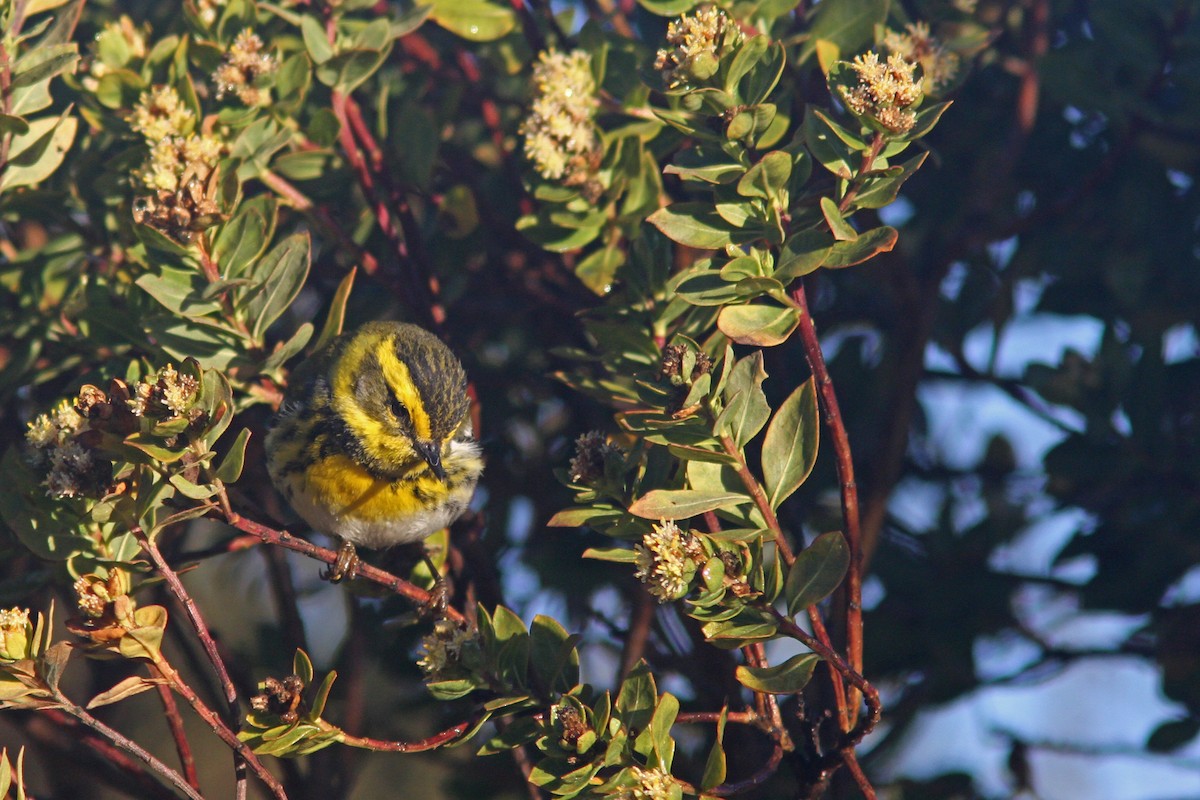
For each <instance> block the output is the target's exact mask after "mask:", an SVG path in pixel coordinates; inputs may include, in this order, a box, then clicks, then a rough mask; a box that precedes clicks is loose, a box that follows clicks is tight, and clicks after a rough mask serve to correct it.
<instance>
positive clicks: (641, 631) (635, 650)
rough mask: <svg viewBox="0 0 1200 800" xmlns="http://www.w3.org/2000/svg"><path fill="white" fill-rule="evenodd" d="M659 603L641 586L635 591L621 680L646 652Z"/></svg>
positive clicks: (622, 662)
mask: <svg viewBox="0 0 1200 800" xmlns="http://www.w3.org/2000/svg"><path fill="white" fill-rule="evenodd" d="M657 605H658V603H656V602H655V601H654V598H653V597H652V596H651V594H650V593H649V592H648V591H646V589H645V588H644V587H643V586H641V585H640V584H639V585H638V587H637V588H636V589H635V590H634V595H633V611H632V613H631V614H630V615H629V631H628V632H627V633H626V635H625V644H624V646H623V647H622V649H621V671H620V673H619V680H625V676H626V675H628V674H629V673H630V672H632V671H633V668H634V667H636V666H637V663H638V662H639V661H641V660H642V656H643V655H644V654H645V652H646V642H647V641H649V639H650V627H651V625H653V624H654V609H655V606H657Z"/></svg>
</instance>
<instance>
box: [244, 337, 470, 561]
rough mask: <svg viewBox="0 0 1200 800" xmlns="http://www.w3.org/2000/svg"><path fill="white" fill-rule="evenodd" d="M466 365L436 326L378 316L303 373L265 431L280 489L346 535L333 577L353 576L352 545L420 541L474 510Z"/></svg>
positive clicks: (316, 523) (318, 523) (324, 525)
mask: <svg viewBox="0 0 1200 800" xmlns="http://www.w3.org/2000/svg"><path fill="white" fill-rule="evenodd" d="M469 411H470V398H469V397H468V395H467V378H466V373H465V372H464V371H463V367H462V364H461V363H459V360H458V359H457V358H456V357H455V356H454V354H453V353H452V352H451V351H450V348H448V347H447V346H446V345H445V344H443V343H442V341H441V340H440V339H438V338H437V337H436V336H434V335H433V334H432V333H429V332H428V331H426V330H424V329H423V328H420V327H417V326H416V325H408V324H405V323H399V322H372V323H368V324H366V325H364V326H362V327H361V328H359V329H358V330H357V331H354V332H353V333H348V334H343V335H342V336H339V337H338V338H337V339H335V340H334V341H333V342H332V343H330V344H329V345H328V346H327V347H326V348H324V349H323V350H321V351H320V352H319V353H316V354H315V355H314V356H313V357H311V358H310V359H309V360H308V361H306V362H305V363H304V364H302V365H301V366H300V367H299V368H298V369H296V370H295V371H294V372H293V373H292V376H291V380H290V383H289V386H288V391H287V395H286V396H285V398H284V402H283V405H282V406H281V407H280V411H279V414H278V416H277V418H276V420H275V423H274V426H273V428H272V429H271V431H270V432H269V433H268V434H267V439H266V448H267V459H268V464H267V466H268V470H269V472H270V474H271V479H272V480H273V481H274V483H275V486H276V487H277V488H278V489H279V490H280V491H281V492H282V493H283V494H284V496H285V497H286V498H287V500H288V502H289V503H291V505H292V508H294V509H295V510H296V513H298V514H299V515H300V516H301V517H303V518H304V520H305V521H306V522H308V523H309V524H310V525H312V527H313V528H314V529H315V530H317V531H320V532H322V533H327V534H330V535H333V536H336V537H338V538H339V539H341V541H342V543H343V544H342V548H341V551H340V553H339V559H338V563H337V564H336V565H335V566H334V568H333V569H332V570H330V571H329V572H328V573H327V577H329V578H330V580H333V581H338V580H341V579H343V578H346V577H350V578H353V576H354V572H355V570H356V569H357V556H356V554H355V550H354V548H355V546H356V545H360V546H362V547H368V548H383V547H390V546H392V545H397V544H405V543H409V542H417V541H420V540H422V539H424V538H426V537H427V536H429V535H430V534H432V533H434V532H435V531H437V530H440V529H441V528H444V527H446V526H447V525H449V524H450V523H451V522H453V521H454V520H455V519H457V518H458V517H459V516H460V515H461V514H462V513H463V511H464V510H465V509H466V507H467V504H468V503H469V502H470V500H471V495H472V493H473V492H474V490H475V484H476V483H477V482H478V480H479V475H480V473H481V472H482V471H483V459H482V458H481V456H480V452H479V444H478V443H477V442H476V441H475V439H474V437H473V434H472V428H471V419H470V414H469Z"/></svg>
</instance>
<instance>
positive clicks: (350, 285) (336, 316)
mask: <svg viewBox="0 0 1200 800" xmlns="http://www.w3.org/2000/svg"><path fill="white" fill-rule="evenodd" d="M357 274H358V267H351V268H350V271H349V272H347V273H346V277H344V278H342V280H341V282H340V283H339V284H338V288H337V291H336V292H334V293H333V300H332V301H331V302H330V303H329V312H328V313H327V314H326V315H325V325H324V326H322V328H321V335H320V336H318V337H317V340H316V341H315V342H313V345H312V347H310V348H308V354H309V355H312V354H313V353H319V352H321V351H322V350H324V349H325V348H326V347H328V346H329V345H330V344H332V343H333V340H334V339H336V338H337V337H338V336H340V335H341V333H342V327H343V326H344V325H345V323H346V303H347V302H348V301H349V300H350V292H351V290H353V289H354V276H355V275H357Z"/></svg>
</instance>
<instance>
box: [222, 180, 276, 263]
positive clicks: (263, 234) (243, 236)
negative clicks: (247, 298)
mask: <svg viewBox="0 0 1200 800" xmlns="http://www.w3.org/2000/svg"><path fill="white" fill-rule="evenodd" d="M264 212H265V213H264ZM267 214H270V215H271V218H270V219H268V217H267V216H266V215H267ZM274 214H275V203H274V200H273V199H271V198H268V200H267V203H266V205H265V207H263V206H262V204H254V203H243V204H242V207H241V208H240V209H238V213H237V214H235V215H234V216H233V218H232V219H230V220H229V221H228V222H226V223H225V224H224V225H222V226H221V232H220V233H218V234H217V238H216V241H214V242H213V247H212V257H213V260H214V261H215V262H216V263H217V265H218V266H219V267H220V269H221V274H222V275H224V276H225V277H226V278H237V277H240V276H241V275H242V274H244V273H245V272H246V271H247V269H248V268H249V267H250V265H251V264H253V263H254V260H255V259H257V258H258V257H259V256H260V255H262V252H263V250H265V249H266V247H267V241H268V235H269V233H270V231H271V229H272V228H273V227H274V225H273V224H272V220H273V218H274Z"/></svg>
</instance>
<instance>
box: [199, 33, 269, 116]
mask: <svg viewBox="0 0 1200 800" xmlns="http://www.w3.org/2000/svg"><path fill="white" fill-rule="evenodd" d="M278 66H279V64H278V62H277V61H276V60H275V58H274V57H273V56H272V55H271V54H270V53H266V52H264V51H263V41H262V39H260V38H259V37H258V34H257V33H255V32H254V31H252V30H250V29H249V28H247V29H246V30H244V31H242V32H241V33H239V34H238V36H237V38H236V39H234V41H233V44H231V45H230V46H229V52H228V53H226V54H225V60H224V61H223V62H222V63H221V66H219V67H217V70H216V72H214V73H213V81H214V82H215V83H216V84H217V99H218V100H220V99H221V98H223V97H224V96H225V95H226V94H235V95H237V97H238V99H239V100H241V101H242V102H243V103H244V104H246V105H248V106H257V105H264V104H266V103H268V102H270V99H271V95H270V92H268V91H265V90H264V89H263V88H262V83H263V81H262V79H263V78H265V77H267V76H269V75H271V74H272V73H273V72H275V70H276V68H277V67H278Z"/></svg>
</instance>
